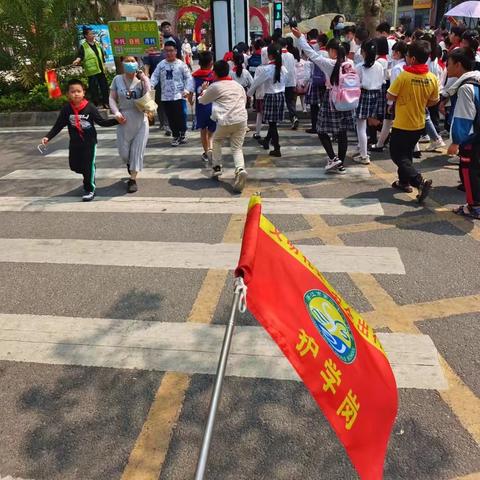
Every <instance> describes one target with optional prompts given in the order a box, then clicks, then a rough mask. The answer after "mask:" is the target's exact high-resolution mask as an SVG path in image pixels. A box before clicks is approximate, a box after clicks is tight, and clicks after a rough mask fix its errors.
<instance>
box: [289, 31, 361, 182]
mask: <svg viewBox="0 0 480 480" xmlns="http://www.w3.org/2000/svg"><path fill="white" fill-rule="evenodd" d="M292 33H293V34H294V35H295V37H297V38H298V39H299V42H298V47H299V48H300V49H301V50H303V52H304V53H305V55H306V56H307V57H308V58H309V59H310V60H311V61H312V62H313V63H314V64H315V65H318V67H320V69H321V70H322V71H323V73H324V74H325V77H326V79H327V82H326V85H327V92H326V94H325V95H324V97H323V99H322V104H321V105H320V111H319V114H318V122H317V132H318V137H319V138H320V141H321V142H322V145H323V148H324V149H325V151H326V152H327V155H328V161H327V164H326V165H325V171H326V172H329V173H338V174H345V173H346V170H345V167H344V165H343V164H344V161H345V157H346V155H347V148H348V137H347V131H348V130H353V129H354V128H355V122H354V117H353V113H354V110H355V108H356V107H357V106H358V101H359V98H360V81H359V78H358V75H357V74H356V73H355V69H354V68H353V66H352V65H351V64H350V63H348V62H347V61H346V56H345V49H344V47H343V46H342V45H341V44H340V43H339V42H338V41H337V40H334V39H332V40H330V41H329V42H328V43H327V51H328V58H326V57H324V56H323V55H322V54H321V53H319V52H316V51H315V50H313V48H312V47H311V46H310V45H309V44H308V42H307V40H306V39H305V37H304V36H303V35H302V33H301V32H300V30H298V29H297V28H292ZM330 134H333V135H335V136H336V137H337V140H338V153H337V155H335V152H334V150H333V146H332V140H331V138H330Z"/></svg>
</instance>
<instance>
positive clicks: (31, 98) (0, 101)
mask: <svg viewBox="0 0 480 480" xmlns="http://www.w3.org/2000/svg"><path fill="white" fill-rule="evenodd" d="M66 101H67V99H66V97H65V96H62V97H60V98H52V99H51V98H49V97H48V90H47V86H46V85H36V86H35V87H33V88H32V89H31V90H30V91H29V92H28V93H26V92H19V91H17V92H15V93H12V94H10V95H5V96H3V95H2V96H0V112H35V111H41V112H48V111H52V110H60V108H61V107H62V105H64V104H65V102H66Z"/></svg>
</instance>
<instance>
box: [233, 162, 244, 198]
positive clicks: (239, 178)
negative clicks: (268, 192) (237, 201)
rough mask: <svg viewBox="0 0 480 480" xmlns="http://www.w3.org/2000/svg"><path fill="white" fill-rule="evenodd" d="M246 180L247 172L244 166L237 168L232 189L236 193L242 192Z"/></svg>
mask: <svg viewBox="0 0 480 480" xmlns="http://www.w3.org/2000/svg"><path fill="white" fill-rule="evenodd" d="M246 182H247V172H246V171H245V169H244V168H238V169H237V170H236V171H235V181H234V182H233V190H234V191H235V192H237V193H242V192H243V189H244V188H245V183H246Z"/></svg>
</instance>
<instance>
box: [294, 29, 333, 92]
mask: <svg viewBox="0 0 480 480" xmlns="http://www.w3.org/2000/svg"><path fill="white" fill-rule="evenodd" d="M298 45H299V48H301V49H302V50H303V51H304V53H305V55H306V56H307V57H308V58H309V59H310V60H311V61H312V62H313V63H314V64H315V65H317V66H318V67H319V68H320V70H322V72H323V73H324V74H325V77H326V78H327V88H331V87H330V86H329V82H328V79H329V78H330V76H331V75H332V72H333V69H334V67H335V64H336V63H337V61H336V60H334V59H332V58H329V57H326V56H325V54H327V55H328V53H327V52H326V51H323V50H322V51H319V52H316V51H315V50H314V49H313V48H312V47H311V46H310V45H309V44H308V42H307V39H306V38H305V37H303V36H302V37H300V38H299V40H298Z"/></svg>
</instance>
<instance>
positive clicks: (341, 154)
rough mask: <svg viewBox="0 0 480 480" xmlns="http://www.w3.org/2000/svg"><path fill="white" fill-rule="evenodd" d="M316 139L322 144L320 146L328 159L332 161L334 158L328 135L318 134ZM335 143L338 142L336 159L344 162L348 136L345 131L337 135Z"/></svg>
mask: <svg viewBox="0 0 480 480" xmlns="http://www.w3.org/2000/svg"><path fill="white" fill-rule="evenodd" d="M318 138H319V139H320V141H321V142H322V146H323V148H324V149H325V151H326V152H327V155H328V158H329V159H330V160H333V159H334V158H335V156H336V155H335V152H334V151H333V145H332V140H331V138H330V136H329V135H328V133H319V134H318ZM337 141H338V155H337V157H338V158H339V159H340V160H341V161H342V163H343V162H344V161H345V157H346V156H347V149H348V134H347V131H346V130H343V131H341V132H338V133H337Z"/></svg>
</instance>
